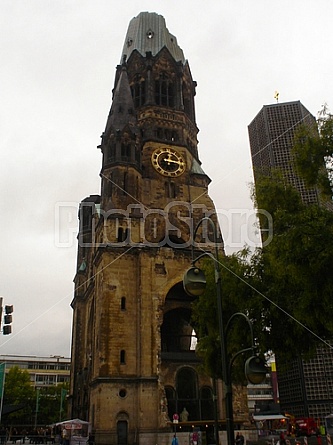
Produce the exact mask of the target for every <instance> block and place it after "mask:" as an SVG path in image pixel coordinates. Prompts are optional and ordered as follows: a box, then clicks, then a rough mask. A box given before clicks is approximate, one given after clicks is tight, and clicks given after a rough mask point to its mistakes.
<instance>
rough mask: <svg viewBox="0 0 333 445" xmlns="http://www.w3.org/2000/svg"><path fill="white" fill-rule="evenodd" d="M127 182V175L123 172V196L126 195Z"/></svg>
mask: <svg viewBox="0 0 333 445" xmlns="http://www.w3.org/2000/svg"><path fill="white" fill-rule="evenodd" d="M127 182H128V175H127V173H126V172H125V173H124V182H123V195H127V193H126V192H127Z"/></svg>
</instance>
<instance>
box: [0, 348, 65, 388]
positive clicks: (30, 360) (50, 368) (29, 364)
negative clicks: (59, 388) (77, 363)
mask: <svg viewBox="0 0 333 445" xmlns="http://www.w3.org/2000/svg"><path fill="white" fill-rule="evenodd" d="M0 363H5V365H6V373H7V372H8V371H9V370H10V369H11V368H13V367H14V366H18V367H19V368H20V369H22V370H26V371H28V373H29V375H30V380H31V383H32V385H34V387H35V388H42V387H43V388H44V387H46V386H53V385H58V384H60V383H68V382H69V379H70V367H71V359H70V358H67V357H62V356H58V355H51V356H49V357H37V356H35V355H0Z"/></svg>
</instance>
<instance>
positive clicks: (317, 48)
mask: <svg viewBox="0 0 333 445" xmlns="http://www.w3.org/2000/svg"><path fill="white" fill-rule="evenodd" d="M141 11H149V12H157V13H159V14H161V15H163V16H164V18H165V20H166V23H167V27H168V29H169V31H170V32H171V33H172V34H174V35H175V36H176V37H177V40H178V44H179V46H180V47H181V48H182V49H183V51H184V54H185V57H186V58H187V59H188V61H189V64H190V68H191V72H192V76H193V79H194V80H196V81H197V84H198V86H197V95H196V117H197V125H198V127H199V129H200V133H199V136H198V137H199V154H200V159H201V161H202V167H203V169H204V170H205V172H206V173H207V174H208V175H209V176H210V178H211V179H212V183H211V185H210V195H211V196H212V198H213V199H214V202H215V205H216V208H217V210H218V212H219V213H220V215H221V221H222V222H223V225H222V227H223V231H224V238H225V241H226V245H227V252H232V251H235V250H239V249H240V248H241V247H242V246H243V245H245V244H250V245H251V244H252V245H253V244H255V242H256V238H255V236H254V234H253V229H252V224H253V222H254V218H253V217H252V216H251V214H252V213H253V211H252V202H251V199H250V188H249V184H250V183H251V181H252V180H253V177H252V164H251V158H250V148H249V142H248V133H247V126H248V124H249V123H250V122H251V120H252V119H253V118H254V117H255V115H256V114H257V113H258V112H259V110H260V109H261V108H262V106H263V105H267V104H271V103H274V102H275V99H274V93H275V91H276V90H277V91H279V93H280V99H279V101H280V102H287V101H293V100H300V101H301V102H302V103H303V104H304V105H305V106H306V107H307V108H308V110H309V111H310V112H311V113H312V114H314V115H316V114H317V112H318V111H319V110H320V108H321V106H322V104H323V103H325V102H326V103H328V105H329V106H331V107H332V103H333V99H332V95H333V57H332V47H333V33H332V17H333V2H332V0H317V1H313V0H307V1H304V0H280V1H278V2H271V1H269V0H242V1H240V0H228V1H227V0H207V1H206V2H203V1H202V0H181V1H180V0H163V1H162V0H151V1H149V0H140V1H136V0H126V1H124V2H121V1H115V0H21V1H19V0H2V1H1V15H0V34H1V36H0V41H1V44H0V57H1V69H0V94H1V95H0V112H1V116H0V134H1V139H0V143H1V160H0V181H1V189H0V190H1V198H0V211H1V230H0V242H1V251H0V252H1V254H0V261H1V263H0V295H2V296H3V298H4V304H13V305H14V313H13V333H12V334H11V335H9V336H2V335H0V354H19V355H23V354H33V355H46V356H50V355H64V356H67V357H68V356H69V355H70V342H71V321H72V309H71V308H70V302H71V300H72V297H73V277H74V273H75V266H76V232H77V208H78V203H79V202H80V201H81V200H82V199H83V198H85V197H86V196H89V195H90V194H96V193H99V192H100V179H99V171H100V167H101V154H100V151H99V150H98V149H97V148H96V147H97V145H98V144H99V143H100V135H101V134H102V132H103V131H104V128H105V123H106V118H107V115H108V112H109V108H110V105H111V90H112V88H113V82H114V75H115V67H116V65H117V64H119V63H120V60H121V51H122V47H123V43H124V39H125V35H126V31H127V27H128V24H129V21H130V20H131V19H132V18H133V17H134V16H137V15H138V14H139V13H140V12H141ZM227 216H228V218H227ZM231 228H232V230H231Z"/></svg>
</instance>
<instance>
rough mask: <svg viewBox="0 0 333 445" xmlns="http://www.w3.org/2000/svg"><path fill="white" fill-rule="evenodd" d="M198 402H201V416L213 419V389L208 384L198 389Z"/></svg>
mask: <svg viewBox="0 0 333 445" xmlns="http://www.w3.org/2000/svg"><path fill="white" fill-rule="evenodd" d="M200 403H201V418H202V419H213V417H214V402H213V391H212V388H210V387H209V386H204V387H203V388H201V390H200Z"/></svg>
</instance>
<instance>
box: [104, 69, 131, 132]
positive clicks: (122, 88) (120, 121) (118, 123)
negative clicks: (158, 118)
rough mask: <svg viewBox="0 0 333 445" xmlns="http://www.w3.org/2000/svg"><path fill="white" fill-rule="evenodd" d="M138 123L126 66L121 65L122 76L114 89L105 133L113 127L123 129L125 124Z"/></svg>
mask: <svg viewBox="0 0 333 445" xmlns="http://www.w3.org/2000/svg"><path fill="white" fill-rule="evenodd" d="M130 123H132V124H133V125H134V124H135V123H136V118H135V115H134V103H133V98H132V95H131V89H130V86H129V83H128V77H127V71H126V67H125V66H124V65H123V66H122V67H121V73H120V77H119V80H118V83H117V86H116V89H115V91H114V96H113V102H112V105H111V110H110V113H109V117H108V120H107V123H106V128H105V133H107V132H108V131H109V129H110V128H111V127H113V128H115V129H118V130H123V128H124V127H125V125H127V124H130Z"/></svg>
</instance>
